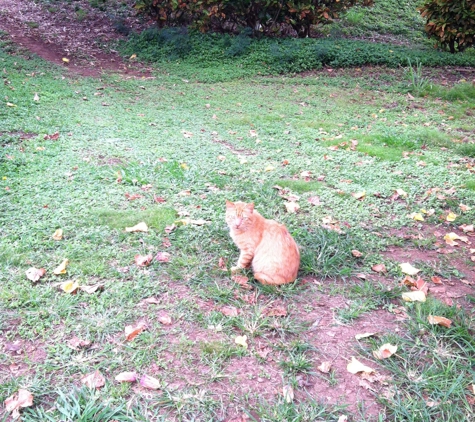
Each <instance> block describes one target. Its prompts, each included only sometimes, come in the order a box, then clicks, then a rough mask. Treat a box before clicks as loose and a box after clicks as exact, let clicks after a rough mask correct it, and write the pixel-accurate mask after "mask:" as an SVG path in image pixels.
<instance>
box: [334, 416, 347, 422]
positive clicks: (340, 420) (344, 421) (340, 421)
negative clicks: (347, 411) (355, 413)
mask: <svg viewBox="0 0 475 422" xmlns="http://www.w3.org/2000/svg"><path fill="white" fill-rule="evenodd" d="M337 422H348V416H346V415H341V416H340V417H339V418H338V421H337Z"/></svg>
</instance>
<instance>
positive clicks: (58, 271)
mask: <svg viewBox="0 0 475 422" xmlns="http://www.w3.org/2000/svg"><path fill="white" fill-rule="evenodd" d="M68 264H69V260H68V259H63V262H61V264H59V266H58V267H56V268H55V270H54V271H53V274H56V275H59V274H66V266H67V265H68Z"/></svg>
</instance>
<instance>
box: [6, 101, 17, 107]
mask: <svg viewBox="0 0 475 422" xmlns="http://www.w3.org/2000/svg"><path fill="white" fill-rule="evenodd" d="M7 107H16V104H13V103H8V102H7Z"/></svg>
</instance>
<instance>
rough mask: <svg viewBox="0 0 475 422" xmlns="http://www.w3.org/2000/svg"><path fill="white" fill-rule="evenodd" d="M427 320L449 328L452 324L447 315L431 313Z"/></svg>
mask: <svg viewBox="0 0 475 422" xmlns="http://www.w3.org/2000/svg"><path fill="white" fill-rule="evenodd" d="M427 321H429V324H432V325H442V326H443V327H447V328H450V325H451V324H452V320H450V319H448V318H445V317H441V316H434V315H429V316H428V317H427Z"/></svg>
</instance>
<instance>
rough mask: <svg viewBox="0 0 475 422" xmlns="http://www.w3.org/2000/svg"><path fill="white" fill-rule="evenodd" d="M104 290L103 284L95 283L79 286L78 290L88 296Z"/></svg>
mask: <svg viewBox="0 0 475 422" xmlns="http://www.w3.org/2000/svg"><path fill="white" fill-rule="evenodd" d="M103 289H104V283H97V284H93V285H90V286H79V290H82V291H83V292H86V293H89V294H90V295H91V294H93V293H95V292H97V291H99V290H103Z"/></svg>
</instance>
